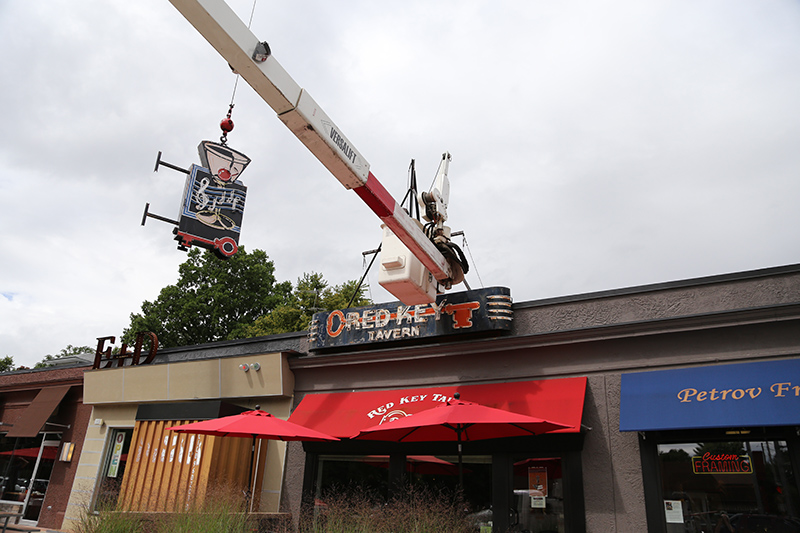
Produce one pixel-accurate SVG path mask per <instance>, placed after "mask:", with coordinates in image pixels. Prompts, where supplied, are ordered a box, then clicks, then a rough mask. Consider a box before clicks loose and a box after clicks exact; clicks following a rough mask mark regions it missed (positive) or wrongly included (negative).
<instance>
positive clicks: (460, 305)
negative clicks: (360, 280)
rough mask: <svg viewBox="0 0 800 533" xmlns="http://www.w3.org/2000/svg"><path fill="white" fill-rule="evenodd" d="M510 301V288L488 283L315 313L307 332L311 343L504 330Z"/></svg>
mask: <svg viewBox="0 0 800 533" xmlns="http://www.w3.org/2000/svg"><path fill="white" fill-rule="evenodd" d="M511 305H512V302H511V291H510V290H509V289H507V288H506V287H489V288H485V289H479V290H474V291H465V292H457V293H450V294H440V295H439V296H438V298H437V299H436V302H434V303H430V304H423V305H404V304H402V303H401V302H393V303H389V304H379V305H371V306H367V307H357V308H351V309H336V310H334V311H330V312H323V313H316V314H314V319H313V321H312V324H311V329H310V333H309V341H310V349H312V350H316V349H321V348H330V347H338V346H346V345H353V344H365V343H375V342H386V341H402V340H413V339H414V338H420V337H434V336H440V335H452V334H461V333H476V332H485V331H507V330H509V329H511V322H512V320H513V310H512V307H511Z"/></svg>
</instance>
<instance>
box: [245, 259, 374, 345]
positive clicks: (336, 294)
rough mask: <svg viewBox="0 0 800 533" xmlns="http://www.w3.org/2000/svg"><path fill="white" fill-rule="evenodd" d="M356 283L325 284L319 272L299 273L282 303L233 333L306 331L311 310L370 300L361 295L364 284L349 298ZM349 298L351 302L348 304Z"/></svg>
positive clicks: (321, 309) (352, 281)
mask: <svg viewBox="0 0 800 533" xmlns="http://www.w3.org/2000/svg"><path fill="white" fill-rule="evenodd" d="M357 286H358V281H356V280H351V281H347V282H345V283H342V284H341V285H335V286H333V287H329V286H328V282H327V281H325V279H324V278H323V276H322V274H318V273H313V272H312V273H311V274H308V273H306V274H303V277H302V278H300V279H298V280H297V285H296V286H295V288H294V290H292V294H291V297H290V298H289V300H288V301H287V302H286V303H285V304H284V305H281V306H279V307H277V308H275V309H274V310H273V311H272V312H270V313H268V314H265V315H264V316H262V317H260V318H258V319H256V320H255V322H254V323H253V324H249V325H247V326H244V327H242V328H241V329H240V330H238V331H236V332H235V333H236V334H237V335H238V338H248V337H260V336H262V335H274V334H277V333H288V332H292V331H303V330H306V329H308V327H309V325H310V324H311V318H312V317H313V316H314V313H317V312H319V311H333V310H334V309H344V308H346V307H359V306H362V305H368V304H369V303H371V302H370V300H369V299H368V298H365V297H364V290H365V289H364V287H361V288H360V289H359V290H358V294H357V295H356V297H355V298H353V295H354V294H355V293H356V287H357ZM351 299H352V300H353V301H352V303H351V304H350V305H349V306H348V303H350V300H351Z"/></svg>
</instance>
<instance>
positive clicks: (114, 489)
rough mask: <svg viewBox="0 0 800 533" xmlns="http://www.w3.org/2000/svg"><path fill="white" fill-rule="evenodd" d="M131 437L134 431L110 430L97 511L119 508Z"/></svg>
mask: <svg viewBox="0 0 800 533" xmlns="http://www.w3.org/2000/svg"><path fill="white" fill-rule="evenodd" d="M131 437H133V429H110V430H109V444H108V448H107V450H106V456H105V461H104V463H103V472H102V474H101V477H100V483H99V489H98V494H97V500H96V504H95V509H97V510H111V509H115V508H116V506H117V498H118V497H119V492H120V488H121V487H122V480H123V478H124V476H125V466H126V465H127V463H128V450H129V449H130V445H131Z"/></svg>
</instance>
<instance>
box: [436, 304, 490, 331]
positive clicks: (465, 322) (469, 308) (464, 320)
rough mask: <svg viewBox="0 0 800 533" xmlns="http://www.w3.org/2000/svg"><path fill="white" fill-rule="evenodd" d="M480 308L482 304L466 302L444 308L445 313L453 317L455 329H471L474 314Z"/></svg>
mask: <svg viewBox="0 0 800 533" xmlns="http://www.w3.org/2000/svg"><path fill="white" fill-rule="evenodd" d="M480 308H481V303H480V302H464V303H462V304H449V305H447V306H446V307H445V308H444V312H445V313H447V314H448V315H452V316H453V329H461V328H471V327H472V312H473V311H475V310H476V309H480Z"/></svg>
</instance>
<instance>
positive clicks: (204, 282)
mask: <svg viewBox="0 0 800 533" xmlns="http://www.w3.org/2000/svg"><path fill="white" fill-rule="evenodd" d="M357 284H358V282H356V281H347V282H345V283H343V284H341V285H336V286H333V287H329V286H328V282H327V281H325V279H324V278H323V276H322V274H317V273H311V274H304V275H303V277H302V278H300V279H298V280H297V285H296V286H294V287H293V286H292V284H291V282H288V281H284V282H277V281H276V279H275V267H274V265H273V263H272V261H271V260H270V259H269V257H268V256H267V254H266V253H265V252H264V251H262V250H254V251H253V252H251V253H247V252H246V251H245V250H244V247H240V248H239V251H238V252H237V253H236V254H235V255H233V256H232V257H231V258H230V259H228V260H221V259H219V258H217V257H216V256H215V255H214V254H213V253H211V252H207V251H206V252H201V251H200V250H199V249H197V248H193V249H191V250H190V251H189V255H188V258H187V259H186V261H185V262H183V263H182V264H181V265H180V267H179V276H178V281H177V283H175V284H174V285H168V286H166V287H164V288H163V289H161V292H160V293H159V295H158V298H156V299H155V300H154V301H152V302H150V301H145V302H143V303H142V310H141V312H140V313H132V314H131V317H130V318H131V323H130V326H129V327H128V328H127V329H126V330H125V331H124V333H123V336H122V338H123V340H124V341H125V342H127V343H128V344H129V345H130V344H132V343H133V341H134V337H135V335H136V333H137V332H140V331H152V332H153V333H155V334H156V335H157V336H158V341H159V344H160V345H161V347H163V348H167V347H173V346H191V345H194V344H203V343H207V342H213V341H218V340H223V339H228V340H233V339H243V338H248V337H258V336H262V335H273V334H277V333H288V332H292V331H303V330H305V329H307V328H308V326H309V324H310V323H311V317H312V316H313V314H314V313H315V312H317V311H323V310H333V309H341V308H345V307H348V303H349V302H350V299H351V298H352V297H353V295H354V294H355V293H356V286H357ZM368 303H370V302H369V300H368V299H366V298H365V297H364V289H363V288H362V289H361V290H359V291H358V295H357V296H356V297H355V298H354V299H353V302H352V304H351V305H350V306H351V307H356V306H361V305H366V304H368Z"/></svg>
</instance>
